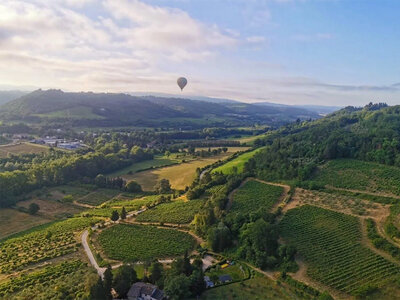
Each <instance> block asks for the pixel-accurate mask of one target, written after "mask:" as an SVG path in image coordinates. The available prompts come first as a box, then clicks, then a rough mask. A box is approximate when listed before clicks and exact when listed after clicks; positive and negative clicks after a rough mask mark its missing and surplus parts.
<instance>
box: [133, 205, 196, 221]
mask: <svg viewBox="0 0 400 300" xmlns="http://www.w3.org/2000/svg"><path fill="white" fill-rule="evenodd" d="M203 204H204V201H202V200H191V201H187V202H184V201H181V200H178V201H173V202H169V203H165V204H160V205H158V206H156V207H154V208H152V209H149V210H147V211H145V212H143V213H141V214H140V215H138V216H137V217H136V221H138V222H163V223H173V224H188V223H190V222H191V221H192V220H193V218H194V215H195V214H196V213H197V212H198V211H199V210H200V208H201V207H202V205H203Z"/></svg>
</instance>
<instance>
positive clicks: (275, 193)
mask: <svg viewBox="0 0 400 300" xmlns="http://www.w3.org/2000/svg"><path fill="white" fill-rule="evenodd" d="M282 193H283V188H282V187H279V186H274V185H269V184H265V183H261V182H258V181H255V180H249V181H247V182H246V183H245V184H244V185H243V186H242V187H241V188H240V189H239V190H238V191H237V192H236V193H235V194H234V196H233V204H232V212H235V213H242V214H248V213H251V212H254V211H255V210H256V209H262V210H263V211H270V210H271V208H272V207H273V205H274V204H275V203H276V201H278V199H279V197H280V196H281V195H282Z"/></svg>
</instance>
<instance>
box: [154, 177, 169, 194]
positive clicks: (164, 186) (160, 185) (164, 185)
mask: <svg viewBox="0 0 400 300" xmlns="http://www.w3.org/2000/svg"><path fill="white" fill-rule="evenodd" d="M154 190H155V191H156V192H157V193H159V194H166V193H169V192H170V191H171V184H170V183H169V180H168V179H161V180H160V181H159V182H157V184H156V186H155V187H154Z"/></svg>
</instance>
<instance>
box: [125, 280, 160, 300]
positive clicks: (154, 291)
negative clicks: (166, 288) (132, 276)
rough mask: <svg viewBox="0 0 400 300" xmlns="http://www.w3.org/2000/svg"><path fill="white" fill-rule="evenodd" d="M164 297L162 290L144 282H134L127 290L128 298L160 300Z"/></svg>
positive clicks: (132, 299) (130, 299) (133, 299)
mask: <svg viewBox="0 0 400 300" xmlns="http://www.w3.org/2000/svg"><path fill="white" fill-rule="evenodd" d="M164 298H165V297H164V292H163V291H162V290H160V289H158V288H157V287H156V286H155V285H152V284H149V283H144V282H136V283H134V284H133V285H132V287H131V288H130V290H129V292H128V300H162V299H164Z"/></svg>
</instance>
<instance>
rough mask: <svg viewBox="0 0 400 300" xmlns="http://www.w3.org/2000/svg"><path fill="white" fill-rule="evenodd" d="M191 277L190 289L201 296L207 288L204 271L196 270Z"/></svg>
mask: <svg viewBox="0 0 400 300" xmlns="http://www.w3.org/2000/svg"><path fill="white" fill-rule="evenodd" d="M189 279H190V291H191V292H192V294H193V295H195V296H199V295H201V293H202V292H204V290H205V289H206V283H205V282H204V273H203V271H202V270H201V269H200V270H198V269H197V270H194V271H193V273H192V275H190V277H189Z"/></svg>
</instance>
